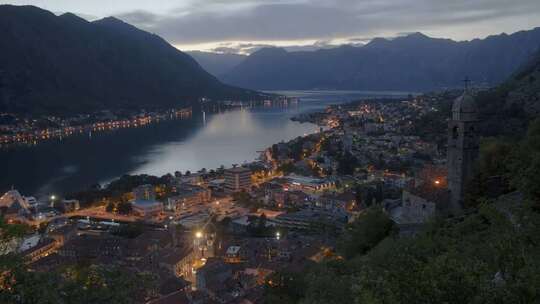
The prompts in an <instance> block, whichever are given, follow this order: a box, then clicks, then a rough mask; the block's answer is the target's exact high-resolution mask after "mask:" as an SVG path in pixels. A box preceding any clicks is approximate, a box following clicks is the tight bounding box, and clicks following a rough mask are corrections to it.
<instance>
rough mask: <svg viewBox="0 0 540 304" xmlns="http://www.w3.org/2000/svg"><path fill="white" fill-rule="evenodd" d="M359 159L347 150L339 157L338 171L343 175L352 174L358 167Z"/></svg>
mask: <svg viewBox="0 0 540 304" xmlns="http://www.w3.org/2000/svg"><path fill="white" fill-rule="evenodd" d="M358 165H359V163H358V159H356V157H354V155H352V154H351V153H350V152H345V153H343V155H342V156H341V157H340V158H339V159H338V168H337V172H338V173H339V174H341V175H352V174H353V173H354V171H355V170H356V168H357V167H358Z"/></svg>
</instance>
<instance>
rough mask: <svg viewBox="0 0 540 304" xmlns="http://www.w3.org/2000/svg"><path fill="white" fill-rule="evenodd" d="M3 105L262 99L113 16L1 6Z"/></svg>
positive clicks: (162, 104)
mask: <svg viewBox="0 0 540 304" xmlns="http://www.w3.org/2000/svg"><path fill="white" fill-rule="evenodd" d="M0 38H1V39H0V50H2V56H1V57H0V109H2V110H4V111H14V112H31V113H47V114H49V113H52V114H66V113H80V112H89V111H96V110H102V109H140V108H148V109H152V108H169V107H179V106H189V105H193V104H196V102H197V101H198V100H199V99H200V98H202V97H206V98H212V99H244V98H249V99H251V98H260V97H261V95H260V94H259V93H257V92H254V91H251V90H245V89H240V88H236V87H233V86H229V85H225V84H223V83H221V82H220V81H219V80H218V79H217V78H215V77H214V76H212V75H210V74H209V73H207V72H206V71H204V69H203V68H202V67H201V66H200V65H199V64H198V63H197V62H196V61H195V60H194V59H193V58H191V57H190V56H189V55H187V54H186V53H183V52H181V51H179V50H178V49H176V48H174V47H173V46H171V45H170V44H169V43H167V42H166V41H165V40H164V39H163V38H161V37H159V36H157V35H155V34H152V33H148V32H145V31H142V30H140V29H138V28H136V27H134V26H132V25H130V24H128V23H125V22H123V21H121V20H119V19H117V18H114V17H110V18H104V19H100V20H97V21H93V22H88V21H86V20H84V19H82V18H80V17H77V16H76V15H73V14H63V15H60V16H56V15H54V14H53V13H51V12H48V11H46V10H42V9H40V8H37V7H34V6H12V5H0Z"/></svg>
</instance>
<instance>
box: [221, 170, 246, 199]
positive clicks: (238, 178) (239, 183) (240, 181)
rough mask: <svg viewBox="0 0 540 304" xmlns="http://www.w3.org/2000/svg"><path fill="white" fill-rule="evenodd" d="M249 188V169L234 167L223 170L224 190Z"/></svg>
mask: <svg viewBox="0 0 540 304" xmlns="http://www.w3.org/2000/svg"><path fill="white" fill-rule="evenodd" d="M250 188H251V170H250V169H249V168H244V167H234V168H231V169H228V170H226V171H225V190H226V191H227V192H230V193H234V192H239V191H249V190H250Z"/></svg>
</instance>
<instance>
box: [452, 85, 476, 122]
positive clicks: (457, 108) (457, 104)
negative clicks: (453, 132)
mask: <svg viewBox="0 0 540 304" xmlns="http://www.w3.org/2000/svg"><path fill="white" fill-rule="evenodd" d="M477 113H478V108H477V107H476V102H475V101H474V97H473V96H472V95H471V93H470V92H469V91H468V90H465V92H463V95H461V96H459V97H458V98H456V100H454V104H453V105H452V119H453V120H462V121H474V120H476V119H477V117H476V114H477Z"/></svg>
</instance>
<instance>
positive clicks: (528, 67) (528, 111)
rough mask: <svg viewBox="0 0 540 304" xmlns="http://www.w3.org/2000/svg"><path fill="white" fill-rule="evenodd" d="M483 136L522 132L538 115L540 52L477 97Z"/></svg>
mask: <svg viewBox="0 0 540 304" xmlns="http://www.w3.org/2000/svg"><path fill="white" fill-rule="evenodd" d="M477 103H478V104H480V105H482V106H481V107H480V111H481V112H480V113H481V116H482V117H481V118H482V121H483V124H484V127H483V129H484V133H485V134H484V135H485V136H498V135H506V136H509V137H515V136H516V134H523V133H524V132H525V130H526V129H527V126H528V124H529V122H530V121H531V120H533V119H535V118H537V117H538V116H539V114H540V52H537V53H536V54H535V55H533V56H531V57H529V60H528V61H527V62H526V63H525V64H523V65H522V66H521V67H520V68H519V69H518V70H517V71H516V72H515V73H513V74H512V76H511V77H509V78H508V80H507V81H505V82H504V83H502V84H501V85H499V86H497V87H496V88H493V89H491V90H488V91H484V92H480V93H479V94H478V97H477Z"/></svg>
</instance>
